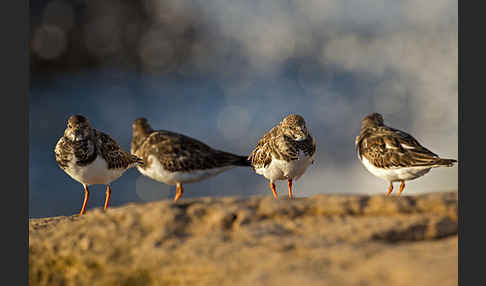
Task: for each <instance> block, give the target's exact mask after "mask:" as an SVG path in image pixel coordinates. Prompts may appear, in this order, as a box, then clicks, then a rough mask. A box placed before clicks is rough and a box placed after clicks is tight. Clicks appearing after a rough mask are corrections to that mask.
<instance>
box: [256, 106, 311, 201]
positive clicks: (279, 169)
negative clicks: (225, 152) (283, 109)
mask: <svg viewBox="0 0 486 286" xmlns="http://www.w3.org/2000/svg"><path fill="white" fill-rule="evenodd" d="M315 152H316V141H315V138H314V137H313V136H312V135H311V134H310V133H309V130H308V129H307V127H306V123H305V120H304V118H303V117H302V116H301V115H298V114H290V115H287V116H286V117H285V118H284V119H283V120H282V121H281V122H280V123H279V124H277V125H276V126H274V127H273V128H272V129H271V130H270V131H268V132H267V133H265V134H264V135H263V137H261V138H260V140H259V141H258V143H257V145H256V147H255V149H253V151H252V152H251V154H250V156H249V157H248V160H250V161H251V163H252V166H253V169H254V171H255V172H256V173H257V174H259V175H263V176H264V177H265V178H266V179H268V180H270V189H271V191H272V193H273V196H274V198H278V194H277V191H276V189H275V181H276V180H287V182H288V190H289V199H292V198H293V194H292V182H293V181H294V180H298V179H299V178H300V177H301V176H302V175H303V174H304V172H305V171H306V170H307V167H308V166H309V165H311V164H313V163H314V155H315Z"/></svg>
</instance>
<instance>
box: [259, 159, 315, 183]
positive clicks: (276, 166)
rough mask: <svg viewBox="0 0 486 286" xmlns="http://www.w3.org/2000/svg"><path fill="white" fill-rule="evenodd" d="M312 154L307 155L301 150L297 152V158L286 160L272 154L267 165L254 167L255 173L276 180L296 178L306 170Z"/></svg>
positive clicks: (310, 162)
mask: <svg viewBox="0 0 486 286" xmlns="http://www.w3.org/2000/svg"><path fill="white" fill-rule="evenodd" d="M313 160H314V156H312V157H311V156H307V155H305V154H304V153H303V152H299V156H298V159H297V160H292V161H290V162H287V161H285V160H279V159H275V157H273V156H272V162H271V163H270V165H268V166H267V167H262V168H258V169H255V172H256V173H257V174H260V175H263V176H264V177H265V178H267V179H269V180H271V181H276V180H289V179H292V180H296V181H297V180H298V179H299V178H300V177H301V176H302V175H303V174H304V173H305V171H306V170H307V167H309V165H310V164H312V161H313Z"/></svg>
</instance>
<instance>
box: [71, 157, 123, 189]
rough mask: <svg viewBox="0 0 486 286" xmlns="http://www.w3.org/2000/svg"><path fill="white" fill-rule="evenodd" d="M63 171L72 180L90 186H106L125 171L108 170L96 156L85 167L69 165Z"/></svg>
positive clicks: (104, 162) (105, 164)
mask: <svg viewBox="0 0 486 286" xmlns="http://www.w3.org/2000/svg"><path fill="white" fill-rule="evenodd" d="M65 171H66V173H67V174H68V175H69V176H71V177H72V178H73V179H74V180H76V181H78V182H80V183H81V184H84V185H86V186H90V185H97V184H102V185H108V184H110V183H111V182H113V181H115V180H116V179H118V178H119V177H120V176H121V175H122V174H123V173H124V172H125V171H126V169H123V168H120V169H108V163H107V162H106V161H105V160H104V159H103V158H102V157H101V156H99V155H98V156H96V159H95V160H94V161H93V162H91V163H90V164H88V165H85V166H78V165H76V164H74V163H70V164H69V166H68V168H66V170H65Z"/></svg>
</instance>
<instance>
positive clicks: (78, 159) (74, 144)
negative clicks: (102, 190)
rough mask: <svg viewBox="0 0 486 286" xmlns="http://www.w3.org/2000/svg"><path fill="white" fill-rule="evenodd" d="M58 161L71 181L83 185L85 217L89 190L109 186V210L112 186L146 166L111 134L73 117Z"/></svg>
mask: <svg viewBox="0 0 486 286" xmlns="http://www.w3.org/2000/svg"><path fill="white" fill-rule="evenodd" d="M54 151H55V153H56V161H57V164H58V165H59V167H60V168H61V169H63V170H64V172H66V173H67V174H68V175H69V176H71V178H73V179H74V180H76V181H78V182H80V183H81V184H83V187H84V202H83V207H82V208H81V214H84V213H85V212H86V205H87V204H88V199H89V189H88V186H90V185H96V184H103V185H106V198H105V207H104V209H105V210H106V209H107V208H108V205H109V203H110V196H111V187H110V183H111V182H113V181H115V180H116V179H118V178H119V177H120V176H121V175H122V174H123V173H124V172H125V171H126V170H127V169H129V168H131V167H133V166H135V165H139V164H143V161H142V159H140V158H138V157H137V156H134V155H132V154H129V153H128V152H125V151H123V150H122V149H121V148H120V146H119V145H118V143H116V141H115V140H113V139H112V138H111V137H110V136H109V135H108V134H105V133H103V132H101V131H99V130H96V129H94V128H92V127H91V125H90V123H89V121H88V119H87V118H86V117H84V116H82V115H73V116H71V117H69V120H68V123H67V128H66V129H65V130H64V136H62V137H61V139H59V141H58V142H57V144H56V148H55V150H54Z"/></svg>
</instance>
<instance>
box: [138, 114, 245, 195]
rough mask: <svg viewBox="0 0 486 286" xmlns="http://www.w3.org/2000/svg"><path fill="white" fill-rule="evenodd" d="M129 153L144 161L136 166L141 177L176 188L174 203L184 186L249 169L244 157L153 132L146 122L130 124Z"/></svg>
mask: <svg viewBox="0 0 486 286" xmlns="http://www.w3.org/2000/svg"><path fill="white" fill-rule="evenodd" d="M132 128H133V134H132V142H131V148H130V152H131V153H132V154H134V155H136V156H138V157H140V158H142V159H143V160H144V161H145V165H143V166H137V169H138V171H140V173H142V174H143V175H145V176H147V177H149V178H151V179H154V180H156V181H158V182H162V183H165V184H167V185H176V195H175V197H174V201H177V200H178V199H179V198H180V197H181V196H182V193H183V191H184V190H183V187H182V185H183V184H187V183H193V182H199V181H201V180H204V179H207V178H209V177H212V176H215V175H217V174H219V173H221V172H224V171H226V170H229V169H232V168H234V167H236V166H246V167H249V166H250V162H249V161H248V160H247V159H246V156H239V155H235V154H231V153H228V152H224V151H220V150H216V149H213V148H211V147H209V146H208V145H206V144H204V143H203V142H200V141H198V140H196V139H194V138H191V137H188V136H185V135H182V134H178V133H175V132H170V131H165V130H153V129H152V127H151V126H150V124H149V123H148V120H147V119H146V118H138V119H136V120H135V121H134V122H133V126H132Z"/></svg>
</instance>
